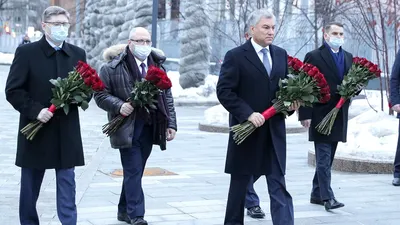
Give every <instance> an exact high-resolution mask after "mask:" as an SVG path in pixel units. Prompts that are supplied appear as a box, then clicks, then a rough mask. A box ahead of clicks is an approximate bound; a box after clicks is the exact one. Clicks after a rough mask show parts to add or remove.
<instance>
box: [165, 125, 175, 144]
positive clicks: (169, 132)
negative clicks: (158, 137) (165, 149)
mask: <svg viewBox="0 0 400 225" xmlns="http://www.w3.org/2000/svg"><path fill="white" fill-rule="evenodd" d="M175 134H176V130H174V129H172V128H168V129H167V141H172V140H174V138H175Z"/></svg>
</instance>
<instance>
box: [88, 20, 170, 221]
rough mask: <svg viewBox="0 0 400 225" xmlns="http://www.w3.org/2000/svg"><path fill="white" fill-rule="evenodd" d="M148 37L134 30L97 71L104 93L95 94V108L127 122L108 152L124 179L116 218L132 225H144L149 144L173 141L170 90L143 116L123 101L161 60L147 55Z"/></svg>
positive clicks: (151, 54) (159, 56)
mask: <svg viewBox="0 0 400 225" xmlns="http://www.w3.org/2000/svg"><path fill="white" fill-rule="evenodd" d="M150 37H151V35H150V33H149V31H147V29H145V28H143V27H137V28H133V29H132V31H131V32H130V34H129V40H128V45H127V46H126V47H125V48H124V49H123V51H122V52H121V53H120V54H118V56H117V57H108V56H105V58H108V59H112V60H111V61H110V62H108V63H107V64H105V65H104V66H103V67H102V68H101V70H100V78H101V79H102V80H103V82H104V84H105V87H106V88H105V90H104V91H102V92H98V93H96V94H95V95H94V98H95V100H96V103H97V105H98V106H99V107H100V108H102V109H103V110H105V111H107V113H108V118H109V119H110V120H111V119H113V118H114V117H115V116H117V115H119V114H122V115H124V116H126V117H128V120H127V121H126V122H125V123H124V124H123V125H122V126H121V127H120V128H119V129H118V130H117V131H116V132H115V133H114V134H112V135H111V137H110V142H111V147H112V148H115V149H119V151H120V155H121V163H122V168H123V173H124V180H123V185H122V191H121V196H120V201H119V204H118V214H117V219H118V220H120V221H125V222H127V223H129V224H132V225H147V221H146V220H144V214H145V205H144V194H143V189H142V176H143V172H144V168H145V166H146V161H147V159H148V157H149V156H150V153H151V150H152V146H153V144H156V145H160V147H161V149H162V150H165V148H166V143H165V142H166V141H171V140H173V139H174V137H175V132H176V130H177V124H176V113H175V108H174V101H173V97H172V93H171V90H170V89H168V90H166V91H165V92H163V93H162V94H161V95H160V96H159V98H158V103H157V110H155V111H153V112H151V114H150V115H148V114H147V113H146V112H145V111H144V110H142V109H141V108H134V107H133V106H132V105H131V104H130V103H129V102H127V101H126V99H128V98H129V97H130V93H131V91H132V89H133V85H134V82H135V81H141V80H142V78H144V77H145V76H146V72H147V70H148V68H149V66H157V67H160V68H162V63H163V62H164V61H165V59H166V58H165V56H163V55H159V54H156V52H154V51H153V52H152V50H151V47H150V46H151V38H150Z"/></svg>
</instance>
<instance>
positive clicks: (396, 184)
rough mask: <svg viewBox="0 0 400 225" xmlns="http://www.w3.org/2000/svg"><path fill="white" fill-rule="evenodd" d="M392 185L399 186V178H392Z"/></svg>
mask: <svg viewBox="0 0 400 225" xmlns="http://www.w3.org/2000/svg"><path fill="white" fill-rule="evenodd" d="M392 184H393V185H394V186H400V178H394V179H393V181H392Z"/></svg>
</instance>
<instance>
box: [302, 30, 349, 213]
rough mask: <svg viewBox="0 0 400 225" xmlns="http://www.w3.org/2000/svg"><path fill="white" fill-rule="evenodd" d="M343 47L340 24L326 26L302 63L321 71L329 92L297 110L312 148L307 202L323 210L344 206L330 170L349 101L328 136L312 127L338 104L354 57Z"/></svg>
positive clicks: (342, 135) (344, 133) (344, 131)
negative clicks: (318, 44)
mask: <svg viewBox="0 0 400 225" xmlns="http://www.w3.org/2000/svg"><path fill="white" fill-rule="evenodd" d="M343 44H344V31H343V25H342V24H340V23H336V22H333V23H329V24H328V25H326V27H325V28H324V43H323V45H322V46H321V47H320V48H318V49H316V50H314V51H311V52H309V53H307V54H306V56H305V58H304V62H305V63H310V64H312V65H314V66H316V67H317V68H318V69H319V70H320V71H321V73H322V74H323V75H324V77H325V79H326V81H327V82H328V85H329V88H330V91H331V99H330V100H329V102H327V103H324V104H321V103H316V104H314V105H313V107H312V108H305V107H301V108H300V109H299V120H300V121H301V124H302V125H303V126H304V127H306V128H309V141H313V142H314V147H315V159H316V170H315V174H314V179H313V182H312V186H313V187H312V191H311V199H310V203H312V204H318V205H324V206H325V209H326V210H331V209H336V208H340V207H343V206H344V204H343V203H340V202H338V201H337V200H336V198H335V196H334V194H333V190H332V188H331V167H332V162H333V159H334V157H335V152H336V148H337V145H338V142H339V141H340V142H346V138H347V121H348V112H349V105H350V100H347V101H346V103H345V104H344V105H343V107H342V108H341V109H340V111H339V113H338V115H337V118H336V120H335V122H334V125H333V127H332V132H331V134H330V135H323V134H320V133H318V132H317V130H316V129H315V127H316V126H317V124H318V123H319V122H321V120H322V119H323V118H324V117H325V116H326V115H327V114H328V113H329V112H330V111H331V110H332V109H333V108H334V107H335V106H336V104H337V103H338V102H339V99H340V95H339V94H338V91H337V87H338V85H340V84H341V83H342V80H343V76H345V75H346V74H347V72H348V71H349V69H350V67H351V64H352V59H353V56H352V55H351V54H350V53H349V52H346V51H345V50H343V49H342V45H343Z"/></svg>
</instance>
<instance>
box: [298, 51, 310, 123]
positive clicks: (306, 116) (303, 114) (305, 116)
mask: <svg viewBox="0 0 400 225" xmlns="http://www.w3.org/2000/svg"><path fill="white" fill-rule="evenodd" d="M304 63H310V64H312V57H311V53H307V54H306V56H305V57H304ZM311 117H312V107H305V106H302V107H300V108H299V121H303V120H310V119H311Z"/></svg>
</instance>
